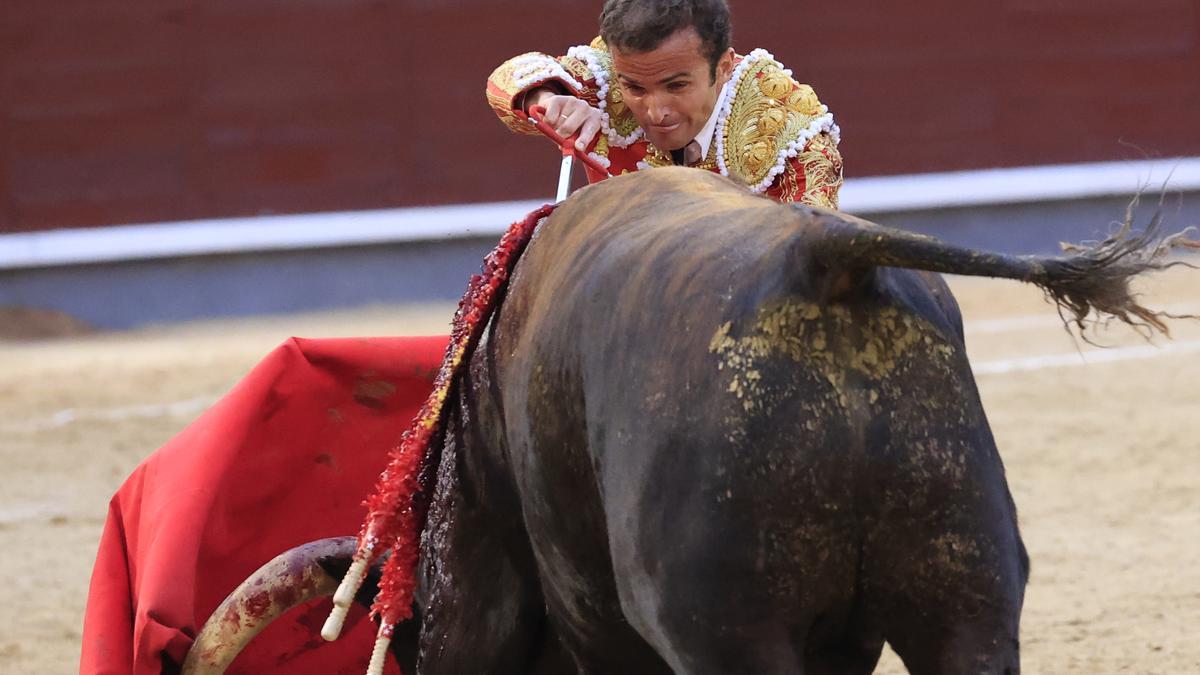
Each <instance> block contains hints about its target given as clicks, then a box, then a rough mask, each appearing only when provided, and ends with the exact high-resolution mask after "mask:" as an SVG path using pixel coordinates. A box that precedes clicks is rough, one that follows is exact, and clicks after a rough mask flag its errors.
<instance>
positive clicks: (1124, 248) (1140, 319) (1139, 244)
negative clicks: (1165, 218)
mask: <svg viewBox="0 0 1200 675" xmlns="http://www.w3.org/2000/svg"><path fill="white" fill-rule="evenodd" d="M1135 205H1136V200H1135V202H1134V203H1132V204H1130V207H1129V209H1128V211H1127V212H1126V217H1125V221H1124V223H1123V224H1122V225H1121V227H1120V228H1119V230H1118V231H1117V232H1116V233H1115V234H1113V235H1111V236H1110V237H1108V238H1107V239H1105V240H1104V241H1101V242H1091V243H1088V244H1083V245H1067V244H1064V245H1063V249H1064V253H1065V255H1063V256H1058V257H1052V256H1011V255H1002V254H996V253H989V252H985V251H977V250H972V249H968V248H963V247H959V246H953V245H950V244H946V243H944V242H942V241H939V240H937V239H935V238H933V237H928V236H925V235H920V234H915V233H912V232H906V231H903V230H897V229H893V228H889V227H883V226H880V225H876V224H874V223H870V222H867V221H865V220H861V219H859V218H855V217H853V216H848V215H846V214H841V213H835V212H828V211H815V210H808V209H804V207H797V208H798V209H800V210H801V211H802V212H804V213H805V214H806V215H808V216H809V217H811V218H812V219H813V220H814V221H816V223H818V224H819V225H820V227H817V228H813V230H810V231H813V232H817V233H819V234H816V235H815V236H816V237H817V239H816V240H815V241H811V242H810V246H811V250H812V252H813V260H814V262H816V263H817V265H815V268H816V269H817V270H818V273H822V272H821V271H822V270H823V273H829V272H833V271H841V273H842V274H849V275H851V276H857V275H859V274H862V273H865V272H866V271H867V270H870V269H871V268H874V267H904V268H909V269H917V270H926V271H930V272H941V273H945V274H962V275H968V276H986V277H1002V278H1007V279H1018V280H1020V281H1026V282H1029V283H1032V284H1035V285H1037V286H1038V287H1040V288H1041V289H1042V290H1043V291H1045V292H1046V296H1047V298H1049V299H1050V300H1052V301H1053V302H1054V303H1055V304H1056V305H1057V306H1058V308H1059V312H1060V314H1061V315H1062V316H1063V319H1064V321H1067V322H1068V323H1074V324H1075V325H1076V326H1078V327H1079V328H1080V330H1081V331H1082V330H1083V329H1085V328H1086V322H1085V320H1086V319H1087V317H1088V316H1089V314H1093V313H1094V314H1095V318H1106V317H1112V318H1116V319H1119V320H1121V321H1123V322H1125V323H1128V324H1130V325H1132V326H1135V327H1138V328H1143V329H1147V330H1149V331H1160V332H1162V333H1164V334H1167V333H1169V331H1168V328H1167V325H1166V323H1165V322H1164V319H1167V318H1178V317H1175V316H1174V315H1171V314H1167V313H1164V312H1159V311H1155V310H1152V309H1149V308H1147V307H1145V306H1144V305H1142V304H1140V303H1139V301H1138V297H1137V295H1136V294H1134V293H1133V292H1132V291H1131V289H1130V287H1129V282H1130V281H1131V280H1132V279H1133V278H1134V277H1136V276H1137V275H1139V274H1141V273H1142V272H1145V271H1147V270H1162V269H1166V268H1169V267H1173V266H1175V265H1184V266H1187V267H1195V266H1194V265H1191V264H1189V263H1187V262H1185V261H1182V260H1178V259H1176V260H1172V259H1171V258H1170V253H1171V252H1172V251H1175V250H1179V249H1200V241H1198V240H1196V239H1191V238H1189V237H1188V235H1189V234H1190V233H1191V232H1192V231H1194V229H1195V228H1188V229H1186V230H1184V231H1182V232H1178V233H1176V234H1172V235H1169V236H1163V235H1162V234H1161V221H1162V217H1161V210H1160V211H1158V212H1156V213H1155V215H1154V217H1153V218H1152V219H1151V221H1150V223H1149V224H1148V225H1147V226H1146V228H1145V229H1144V230H1142V231H1135V230H1134V229H1133V208H1134V206H1135ZM841 285H842V286H843V287H846V286H847V284H841Z"/></svg>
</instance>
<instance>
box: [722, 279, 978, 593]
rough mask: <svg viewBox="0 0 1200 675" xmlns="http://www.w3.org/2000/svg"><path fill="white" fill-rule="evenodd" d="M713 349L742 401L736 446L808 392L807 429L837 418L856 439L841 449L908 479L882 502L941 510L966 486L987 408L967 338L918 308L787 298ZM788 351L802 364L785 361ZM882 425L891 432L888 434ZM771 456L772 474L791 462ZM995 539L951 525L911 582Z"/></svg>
mask: <svg viewBox="0 0 1200 675" xmlns="http://www.w3.org/2000/svg"><path fill="white" fill-rule="evenodd" d="M709 351H710V353H712V354H714V355H716V356H717V359H718V361H717V369H718V370H719V371H722V372H724V373H727V376H728V377H729V385H728V389H727V391H728V393H729V394H731V395H732V396H734V397H736V399H737V403H738V405H736V406H731V410H732V411H733V412H732V413H731V414H730V415H728V416H727V417H726V418H725V420H724V424H725V428H726V433H727V436H726V437H727V440H729V441H730V443H731V444H733V445H735V446H743V447H744V446H746V445H748V441H749V439H748V433H750V429H752V428H753V426H752V425H754V424H763V422H764V420H766V419H769V418H770V416H771V415H772V414H775V413H776V412H777V411H778V410H780V409H781V408H782V406H784V405H786V403H787V402H788V401H791V402H793V403H794V402H795V401H799V405H798V406H795V407H793V408H792V409H795V408H796V407H798V408H799V410H800V414H801V415H802V416H803V417H804V418H805V419H803V423H802V424H801V425H800V426H799V427H798V428H800V429H802V433H803V434H804V435H806V436H810V438H813V439H817V438H826V437H828V433H827V432H828V431H829V429H828V427H830V426H831V425H834V426H837V427H843V428H845V427H848V428H849V431H850V437H851V438H852V439H853V440H852V442H851V443H850V445H851V446H852V447H844V448H841V449H840V451H841V452H845V453H850V454H853V455H856V456H861V457H863V458H864V459H865V462H864V463H863V464H861V465H860V470H862V471H866V472H871V471H872V465H874V466H875V467H877V468H878V467H882V466H885V465H886V466H889V467H891V469H890V470H889V473H891V474H892V475H895V474H896V472H897V470H898V474H899V475H900V476H901V479H900V480H897V481H893V482H888V483H884V484H882V485H880V486H879V487H880V490H881V492H882V494H881V495H878V497H881V498H882V500H881V501H882V504H884V505H885V508H901V509H904V510H916V509H934V510H938V511H941V510H944V509H945V508H946V504H947V503H948V500H946V499H945V497H946V490H947V488H949V489H950V490H951V491H952V490H954V489H957V488H956V487H954V486H961V485H963V484H964V480H965V478H966V471H967V468H966V467H967V465H968V460H967V453H968V452H970V451H971V446H970V444H969V442H968V439H969V436H970V434H969V433H964V430H969V429H971V428H975V427H977V426H978V425H981V424H982V423H983V416H982V411H980V410H978V409H977V406H974V405H973V404H971V403H970V401H973V400H974V398H973V397H972V396H970V395H968V392H966V391H965V390H964V389H963V384H962V383H963V382H964V378H963V377H962V374H963V372H964V368H965V367H966V366H965V356H964V355H963V353H962V345H961V342H959V341H958V339H957V337H955V336H947V335H945V334H944V333H943V332H942V330H941V329H939V328H937V327H935V326H934V325H932V324H931V323H929V322H928V321H926V320H924V319H922V318H921V317H919V316H917V315H914V314H912V313H907V312H901V311H898V310H897V309H896V308H894V307H889V306H884V307H879V306H867V307H864V306H854V307H852V306H849V305H827V306H820V305H817V304H815V303H813V302H810V301H806V300H803V299H798V298H785V299H783V300H780V301H778V302H775V303H771V304H768V305H766V306H764V307H763V308H761V309H760V310H759V311H758V312H757V314H756V315H755V316H754V317H753V319H752V320H750V321H748V322H745V324H744V327H742V326H737V327H735V325H734V323H733V322H725V323H724V324H722V325H721V326H720V327H719V328H718V329H717V331H716V332H715V333H714V334H713V336H712V339H711V342H710V344H709ZM781 360H782V362H783V363H784V364H786V363H788V362H790V363H791V364H795V365H797V366H799V367H798V368H797V367H781V363H780V361H781ZM965 381H967V382H969V381H970V380H965ZM880 427H883V428H886V430H887V432H886V433H884V434H882V435H880V434H879V433H878V429H879V428H880ZM880 441H883V442H882V443H881V442H880ZM803 445H804V446H808V443H803ZM821 445H822V443H813V445H812V446H809V447H820V446H821ZM749 451H753V450H752V449H749ZM797 452H800V450H797ZM762 459H763V460H764V461H763V462H762V465H761V466H762V470H763V471H767V472H775V471H783V472H785V473H788V471H789V466H791V465H792V464H793V463H792V462H791V461H789V460H790V458H788V457H786V456H780V457H773V456H770V455H768V456H767V457H763V458H762ZM795 478H796V483H795V486H796V489H799V490H805V489H819V488H818V486H817V485H818V483H817V481H812V482H810V481H807V480H805V476H802V475H797V476H795ZM949 503H953V502H949ZM800 534H803V533H802V532H801V533H800ZM765 536H767V537H768V538H770V535H769V534H766V535H765ZM804 538H805V537H803V536H801V539H804ZM770 543H774V544H776V545H779V544H780V542H770ZM811 543H812V540H809V541H808V544H811ZM986 547H988V544H987V543H986V542H978V541H976V540H975V539H974V538H973V537H971V536H969V535H967V534H964V533H957V532H951V533H947V534H945V535H943V536H942V537H941V538H940V539H938V540H937V541H936V542H935V546H934V547H933V548H934V550H933V551H932V553H933V556H932V558H931V559H930V560H929V561H928V564H927V565H926V566H925V567H924V570H923V571H922V572H921V573H919V576H920V577H921V578H920V579H914V582H916V583H922V584H930V585H932V584H943V583H946V581H945V580H946V579H947V578H954V577H956V576H957V575H958V574H960V573H962V572H963V571H965V570H968V569H971V568H972V565H973V564H974V561H975V559H977V558H978V556H979V555H980V553H981V549H983V548H986Z"/></svg>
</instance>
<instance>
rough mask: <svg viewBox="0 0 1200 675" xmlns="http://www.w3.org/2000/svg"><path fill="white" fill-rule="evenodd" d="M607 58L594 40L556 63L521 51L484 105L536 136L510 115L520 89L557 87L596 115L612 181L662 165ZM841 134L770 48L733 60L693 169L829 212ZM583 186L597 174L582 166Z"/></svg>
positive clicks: (596, 149)
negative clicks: (598, 114) (711, 127)
mask: <svg viewBox="0 0 1200 675" xmlns="http://www.w3.org/2000/svg"><path fill="white" fill-rule="evenodd" d="M615 80H616V77H615V75H614V73H613V64H612V55H611V54H610V52H609V50H608V48H607V46H606V45H605V44H604V41H603V40H602V39H600V38H596V39H595V40H593V41H592V43H591V44H589V45H586V46H578V47H572V48H571V49H570V50H569V51H568V52H567V54H566V56H562V57H558V58H555V57H552V56H549V55H547V54H543V53H540V52H529V53H526V54H522V55H520V56H517V57H514V58H512V59H509V60H508V61H505V62H504V63H503V64H501V66H500V67H499V68H497V69H496V70H495V71H494V72H493V73H492V75H491V77H489V78H488V82H487V99H488V103H489V105H491V107H492V109H493V110H494V111H495V112H496V115H498V116H499V117H500V120H501V121H502V122H503V123H504V124H505V125H506V126H508V127H509V128H510V129H512V130H513V131H516V132H518V133H524V134H536V133H538V131H537V129H536V128H535V127H534V126H533V125H532V124H531V123H530V122H529V121H528V120H525V119H523V118H522V117H521V116H518V114H517V113H516V110H518V109H519V108H518V107H517V106H519V105H520V103H521V101H522V100H523V99H524V96H525V93H526V92H528V91H530V90H532V89H534V88H536V87H539V86H543V85H550V86H553V85H557V86H558V87H559V88H561V89H562V90H565V91H567V92H569V93H570V94H571V95H573V96H575V97H577V98H580V99H583V100H584V101H586V102H587V103H588V104H590V105H592V106H593V107H597V108H599V109H600V112H601V121H602V126H601V132H600V133H599V134H598V135H597V136H598V140H597V141H596V142H595V143H594V144H593V147H592V149H591V151H590V154H592V155H593V157H594V158H595V159H597V161H599V163H600V164H601V165H603V166H605V167H607V168H608V169H609V171H610V172H611V173H612V174H614V175H619V174H622V173H626V172H629V171H637V170H640V169H646V168H652V167H657V166H667V165H670V164H671V163H672V159H671V155H670V153H669V152H667V151H664V150H662V149H660V148H656V147H654V145H653V144H652V143H650V142H649V141H648V140H647V139H646V138H645V137H644V132H643V130H642V128H641V127H640V126H639V125H638V122H637V120H636V119H634V117H633V113H632V111H630V110H629V108H628V107H627V106H626V105H625V104H624V102H623V101H622V98H621V90H620V87H618V86H616V84H615ZM839 138H840V132H839V130H838V126H837V124H835V123H834V121H833V115H832V114H830V112H829V109H828V108H827V107H826V106H825V105H824V104H822V103H821V102H820V100H818V99H817V95H816V93H815V92H814V91H813V89H812V87H810V86H808V85H807V84H801V83H799V82H797V81H796V80H795V79H793V78H792V73H791V71H790V70H787V69H785V68H784V67H783V66H782V65H781V64H780V63H779V62H778V61H776V60H775V59H774V57H772V56H771V54H769V53H768V52H766V51H765V50H762V49H756V50H754V51H752V52H750V53H749V54H746V55H744V56H741V55H738V56H736V57H735V60H734V70H733V75H732V77H731V78H730V80H729V82H728V83H726V84H725V86H724V87H723V88H722V90H721V92H720V95H719V96H718V99H717V123H716V130H715V132H714V138H713V141H712V142H711V143H709V147H708V154H707V156H705V157H704V159H703V160H702V161H701V162H700V163H698V164H696V165H695V166H697V167H698V168H702V169H707V170H709V171H715V172H718V173H721V174H722V175H725V176H728V177H730V178H732V179H734V180H736V181H738V182H740V183H742V184H744V185H746V186H747V187H749V188H750V190H752V191H754V192H758V193H766V194H767V195H768V196H770V197H772V198H774V199H776V200H778V201H781V202H801V203H804V204H809V205H812V206H822V207H827V208H833V209H836V208H837V207H838V190H839V189H840V188H841V185H842V157H841V154H840V153H839V152H838V149H837V146H838V141H839ZM588 177H589V180H591V181H593V182H595V181H597V180H601V179H603V178H604V176H603V175H595V174H594V173H593V172H592V171H591V170H590V169H589V171H588Z"/></svg>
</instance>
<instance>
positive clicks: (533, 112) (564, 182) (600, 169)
mask: <svg viewBox="0 0 1200 675" xmlns="http://www.w3.org/2000/svg"><path fill="white" fill-rule="evenodd" d="M545 115H546V109H545V108H544V107H542V106H540V105H535V106H533V107H531V108H530V109H529V116H528V119H529V120H530V121H531V122H533V125H534V126H535V127H537V129H538V131H540V132H542V133H543V134H545V136H546V138H549V139H550V140H552V141H554V143H555V144H556V145H558V148H559V150H562V155H563V158H562V166H561V168H559V170H558V196H557V198H556V199H555V201H558V202H561V201H562V200H564V199H566V198H567V194H568V193H570V191H571V168H572V166H574V160H575V158H576V157H578V158H579V161H581V162H583V163H584V164H586V165H587V166H588V167H589V168H591V169H592V170H593V171H596V172H597V173H600V174H603V175H608V169H607V168H606V167H605V166H604V165H602V164H601V163H600V162H597V161H596V159H595V158H594V157H590V156H589V155H588V153H587V151H585V150H580V149H579V148H576V147H575V141H577V140H579V133H578V132H576V133H575V135H574V136H571V137H570V138H563V137H562V136H560V135H559V134H558V132H557V131H555V130H554V127H552V126H550V125H549V124H546V122H545V120H544V119H543V118H544V117H545ZM517 116H519V117H524V116H525V115H524V113H522V112H520V111H518V112H517Z"/></svg>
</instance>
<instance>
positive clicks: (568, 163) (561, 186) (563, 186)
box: [556, 155, 575, 202]
mask: <svg viewBox="0 0 1200 675" xmlns="http://www.w3.org/2000/svg"><path fill="white" fill-rule="evenodd" d="M574 164H575V156H574V155H566V156H564V157H563V159H562V167H561V168H559V170H558V199H557V200H556V201H560V202H561V201H562V200H564V199H566V198H567V195H569V194H570V193H571V167H573V166H574Z"/></svg>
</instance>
